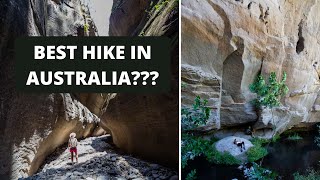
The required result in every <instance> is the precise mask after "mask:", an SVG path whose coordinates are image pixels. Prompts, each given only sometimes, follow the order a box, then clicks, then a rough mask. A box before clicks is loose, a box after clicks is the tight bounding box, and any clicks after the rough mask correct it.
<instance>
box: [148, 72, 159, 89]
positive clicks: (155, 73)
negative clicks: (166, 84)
mask: <svg viewBox="0 0 320 180" xmlns="http://www.w3.org/2000/svg"><path fill="white" fill-rule="evenodd" d="M150 75H151V76H152V75H153V78H152V83H151V84H152V85H153V86H154V85H156V84H157V82H156V79H157V78H158V77H159V73H158V72H157V71H152V72H150Z"/></svg>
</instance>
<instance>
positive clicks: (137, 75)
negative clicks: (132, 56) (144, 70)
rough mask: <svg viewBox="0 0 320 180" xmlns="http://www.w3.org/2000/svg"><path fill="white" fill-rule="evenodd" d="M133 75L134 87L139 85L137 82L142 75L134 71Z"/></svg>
mask: <svg viewBox="0 0 320 180" xmlns="http://www.w3.org/2000/svg"><path fill="white" fill-rule="evenodd" d="M131 74H132V75H133V76H134V78H133V83H132V84H133V85H137V84H138V83H137V80H138V79H139V77H140V73H139V72H138V71H133V72H131Z"/></svg>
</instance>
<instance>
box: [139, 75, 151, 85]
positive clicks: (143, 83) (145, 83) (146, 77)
mask: <svg viewBox="0 0 320 180" xmlns="http://www.w3.org/2000/svg"><path fill="white" fill-rule="evenodd" d="M140 74H141V75H144V77H143V78H142V79H143V82H142V85H144V86H145V85H147V82H146V80H147V79H148V77H149V76H150V75H149V72H147V71H142V72H141V73H140Z"/></svg>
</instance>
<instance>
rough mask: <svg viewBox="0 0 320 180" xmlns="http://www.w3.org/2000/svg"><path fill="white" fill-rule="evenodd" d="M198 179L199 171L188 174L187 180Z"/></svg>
mask: <svg viewBox="0 0 320 180" xmlns="http://www.w3.org/2000/svg"><path fill="white" fill-rule="evenodd" d="M194 179H197V170H195V169H194V170H192V171H191V172H189V173H188V174H187V177H186V180H194Z"/></svg>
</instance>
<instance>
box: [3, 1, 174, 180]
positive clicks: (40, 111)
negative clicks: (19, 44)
mask: <svg viewBox="0 0 320 180" xmlns="http://www.w3.org/2000/svg"><path fill="white" fill-rule="evenodd" d="M178 7H179V6H178V1H175V0H170V1H168V0H152V1H148V0H126V1H124V0H113V1H111V0H110V1H109V0H108V1H102V0H99V1H98V0H94V1H87V0H43V1H39V0H4V1H3V2H1V4H0V23H1V26H0V63H1V64H0V85H1V89H0V132H1V137H0V143H1V148H0V163H1V164H0V179H18V178H27V177H29V176H31V177H29V178H30V179H48V178H50V177H51V178H53V177H55V178H60V179H81V178H83V179H88V178H89V179H90V178H91V179H92V178H93V179H101V178H102V179H156V178H158V179H177V178H178V174H177V172H178V163H179V160H178V158H179V155H178V153H179V134H178V133H179V122H178V117H179V114H178V107H179V100H178V96H179V92H178V90H179V86H178V85H177V81H178V79H179V73H178V65H179V58H178V55H179V54H178V49H179V45H178V43H179V39H178V38H179V34H178V33H179V32H178V25H179V17H178V16H179V15H178V14H179V12H178V10H179V8H178ZM108 35H109V36H166V37H168V38H170V42H171V72H172V76H171V91H170V92H168V93H163V94H157V95H156V94H125V93H118V94H116V93H111V92H105V93H51V94H49V93H47V94H46V93H42V94H32V93H29V94H28V93H21V92H17V91H16V89H15V80H14V43H15V39H16V38H18V37H24V36H108ZM71 132H75V133H76V134H77V138H78V139H79V143H80V145H81V147H80V150H79V151H80V154H79V159H80V162H81V163H79V164H78V165H76V166H75V167H72V166H70V165H68V164H65V166H64V167H62V166H59V167H58V166H56V164H55V163H56V162H59V163H60V164H61V162H65V161H70V160H69V159H68V158H67V157H66V156H65V155H66V153H67V151H65V150H66V148H67V145H66V143H67V142H68V138H69V134H70V133H71ZM108 135H110V136H108ZM110 138H111V140H110ZM81 148H83V149H82V150H81ZM81 152H82V155H81ZM92 154H93V155H92ZM59 163H58V164H59ZM39 168H40V169H39ZM79 169H81V171H80V170H79ZM90 170H91V171H90Z"/></svg>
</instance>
